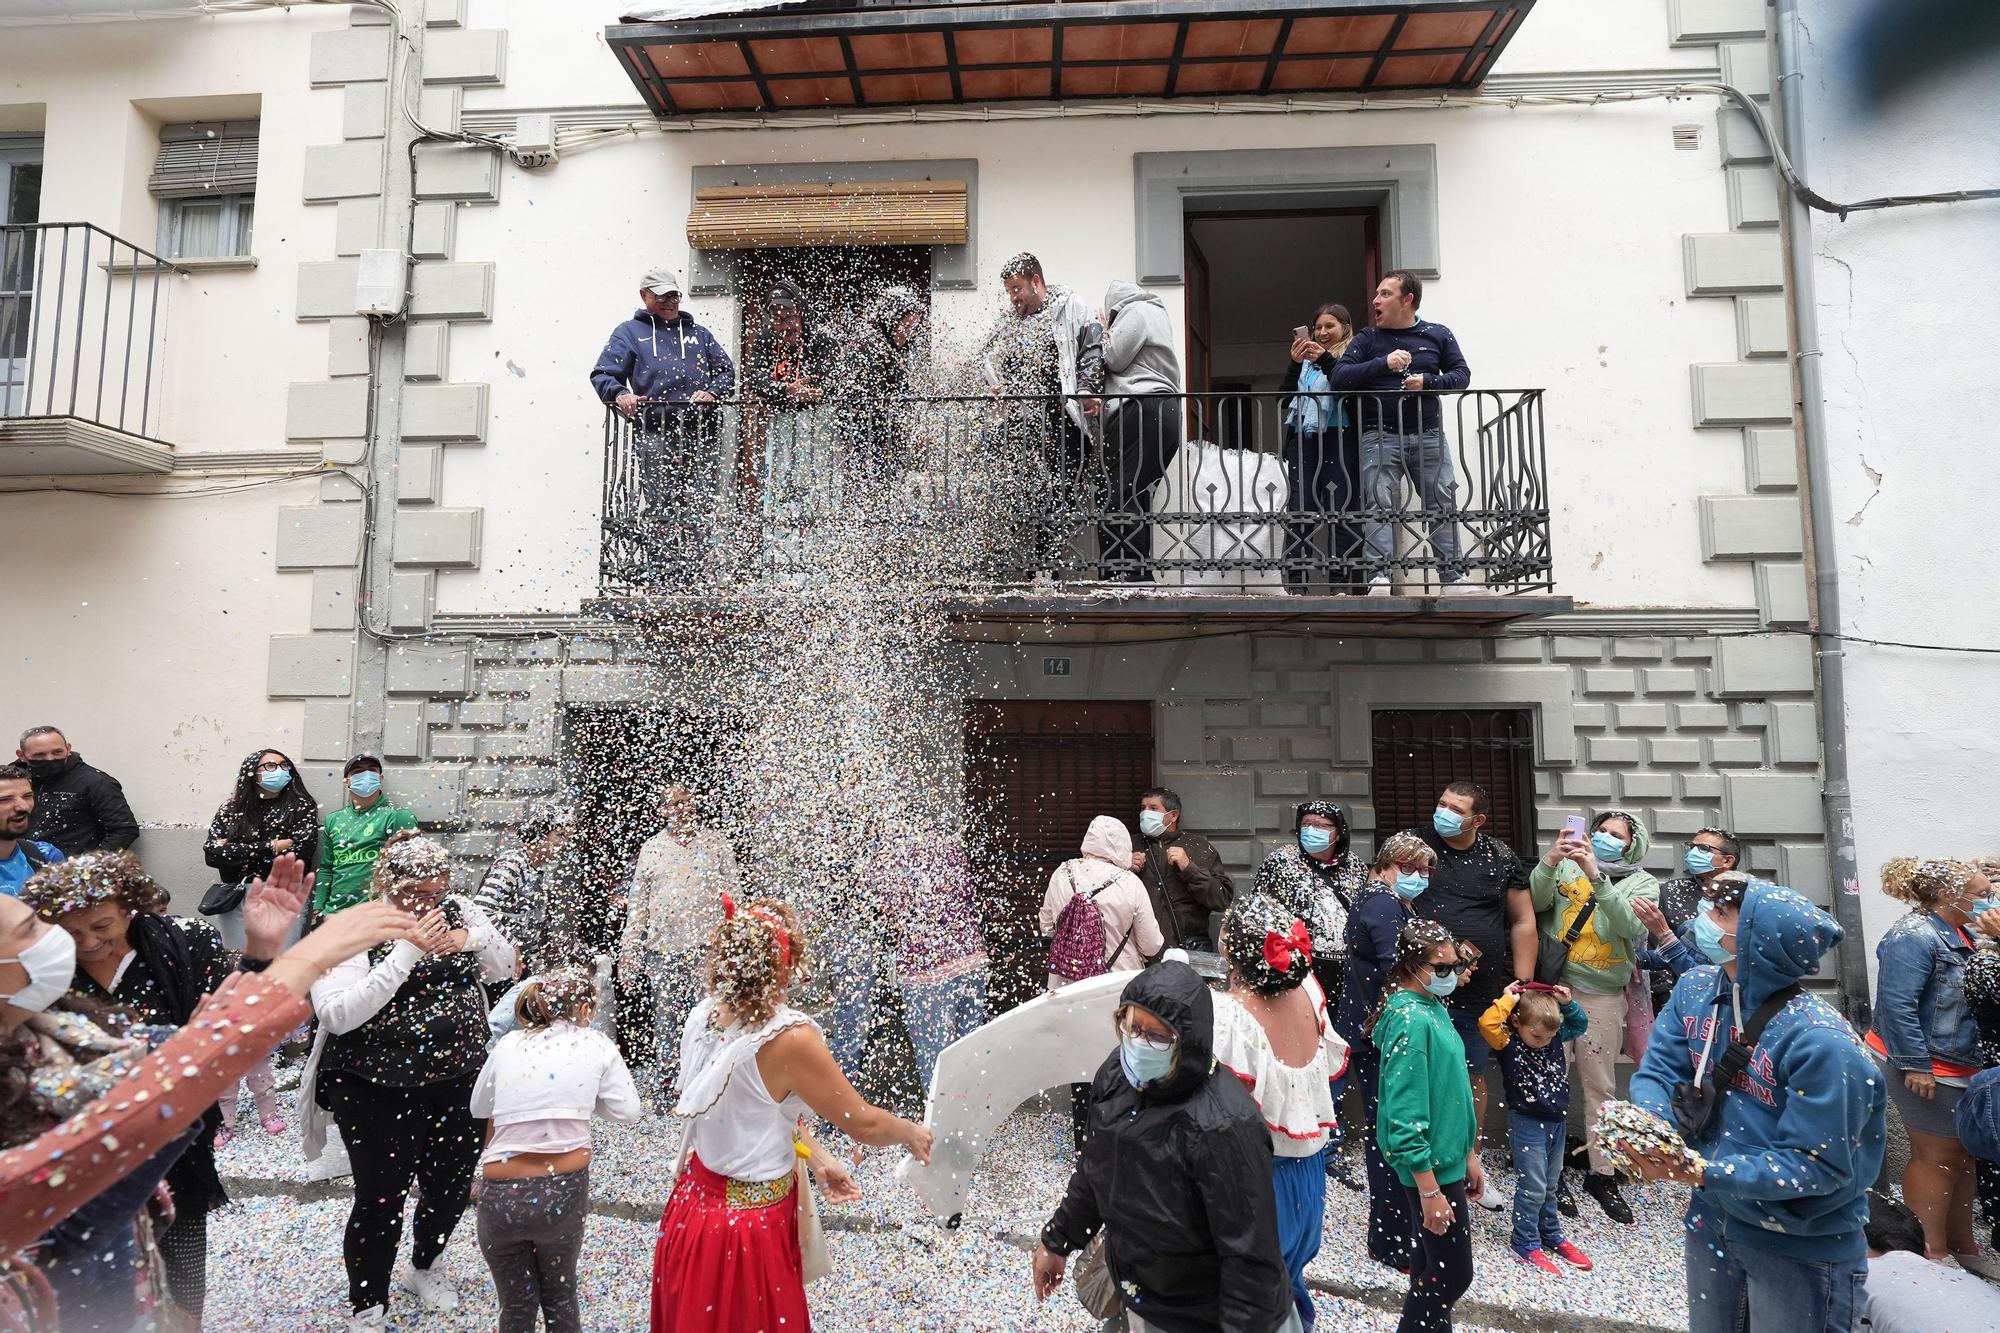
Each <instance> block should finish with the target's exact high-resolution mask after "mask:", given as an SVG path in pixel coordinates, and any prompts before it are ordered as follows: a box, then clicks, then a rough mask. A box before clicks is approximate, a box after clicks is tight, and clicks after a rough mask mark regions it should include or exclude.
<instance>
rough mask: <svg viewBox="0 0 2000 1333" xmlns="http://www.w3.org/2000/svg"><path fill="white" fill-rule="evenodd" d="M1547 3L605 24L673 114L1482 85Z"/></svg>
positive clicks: (736, 15) (895, 12)
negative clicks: (1532, 12)
mask: <svg viewBox="0 0 2000 1333" xmlns="http://www.w3.org/2000/svg"><path fill="white" fill-rule="evenodd" d="M1534 2H1535V0H1406V2H1405V3H1401V4H1397V3H1384V0H1054V2H1053V3H1049V2H1043V3H1018V2H1017V0H960V2H959V3H930V4H926V3H918V4H914V5H910V4H898V3H894V0H806V2H805V3H802V4H788V5H778V6H772V5H769V4H760V3H758V0H735V2H734V3H732V0H719V2H718V3H714V4H710V3H694V2H691V0H683V3H682V4H681V5H679V6H676V7H675V8H674V9H672V10H669V11H665V12H667V13H670V14H673V15H674V16H675V17H673V18H671V19H669V20H667V21H657V22H641V21H628V22H624V23H616V24H612V25H611V26H609V27H608V28H606V30H605V38H606V40H607V41H608V42H609V44H610V46H611V48H612V50H613V51H614V52H615V53H616V54H617V56H618V59H619V62H620V63H621V64H622V65H623V66H624V67H625V72H626V73H627V74H628V75H629V76H630V77H631V79H632V82H633V84H634V85H635V86H636V87H637V88H638V90H639V93H640V95H641V96H642V97H644V98H645V100H646V103H647V105H648V106H649V107H651V108H652V111H653V113H654V114H655V115H657V116H661V117H674V116H685V115H692V114H697V113H700V114H707V113H714V112H756V111H784V110H806V109H813V110H827V109H836V108H849V109H855V108H873V107H902V106H921V105H926V104H936V105H950V104H955V103H966V102H1011V101H1059V100H1074V99H1083V98H1107V97H1115V98H1127V99H1130V98H1168V97H1206V98H1215V97H1245V96H1260V95H1270V96H1279V95H1298V94H1320V93H1334V92H1339V93H1361V92H1377V91H1383V90H1389V89H1425V90H1432V91H1439V90H1451V89H1464V88H1472V87H1476V86H1478V84H1479V83H1480V81H1481V80H1483V79H1484V78H1485V77H1486V74H1487V71H1488V70H1490V69H1491V68H1492V66H1493V62H1494V60H1495V58H1497V57H1498V56H1499V54H1500V52H1501V51H1502V50H1503V49H1504V48H1505V47H1506V45H1507V43H1508V41H1509V40H1511V39H1512V37H1513V35H1514V33H1515V32H1516V31H1518V30H1519V28H1520V26H1521V21H1522V19H1523V18H1525V17H1526V15H1527V12H1528V11H1529V10H1530V9H1531V8H1533V6H1534ZM656 12H657V11H656ZM682 15H695V16H694V17H682Z"/></svg>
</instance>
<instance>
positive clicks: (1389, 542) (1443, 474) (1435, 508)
mask: <svg viewBox="0 0 2000 1333" xmlns="http://www.w3.org/2000/svg"><path fill="white" fill-rule="evenodd" d="M1406 476H1407V477H1408V478H1409V479H1410V481H1411V483H1412V484H1414V485H1415V486H1416V488H1417V503H1418V505H1419V507H1420V508H1421V509H1422V510H1423V512H1424V514H1425V515H1427V516H1428V517H1429V520H1430V539H1431V550H1432V551H1433V552H1434V553H1435V554H1436V556H1437V569H1438V579H1439V581H1440V582H1442V583H1457V582H1458V581H1459V580H1460V579H1463V578H1464V577H1465V562H1464V561H1463V560H1462V559H1461V558H1460V556H1459V547H1458V476H1457V474H1456V473H1455V472H1454V471H1453V470H1452V457H1451V450H1450V448H1448V447H1447V446H1446V444H1445V442H1444V432H1443V431H1442V430H1436V429H1433V430H1421V431H1414V432H1411V433H1410V434H1407V435H1404V434H1397V433H1396V432H1394V431H1384V430H1364V431H1362V432H1361V498H1362V502H1363V503H1364V504H1366V505H1367V507H1368V509H1369V510H1370V511H1371V512H1372V513H1374V514H1377V515H1388V514H1397V513H1399V511H1401V510H1402V507H1403V478H1404V477H1406ZM1361 545H1362V547H1363V564H1364V565H1365V566H1366V573H1367V574H1368V576H1369V577H1370V578H1387V577H1388V575H1389V569H1390V565H1391V562H1392V561H1394V559H1395V558H1396V524H1394V523H1391V522H1390V521H1389V520H1388V519H1387V518H1386V517H1377V518H1370V519H1369V520H1368V521H1367V522H1365V523H1363V524H1362V525H1361Z"/></svg>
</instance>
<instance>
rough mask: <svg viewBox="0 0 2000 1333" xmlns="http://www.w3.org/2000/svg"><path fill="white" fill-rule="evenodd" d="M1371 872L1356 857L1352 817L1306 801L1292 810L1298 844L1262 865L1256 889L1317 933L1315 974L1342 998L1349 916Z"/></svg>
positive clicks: (1314, 936)
mask: <svg viewBox="0 0 2000 1333" xmlns="http://www.w3.org/2000/svg"><path fill="white" fill-rule="evenodd" d="M1367 878H1368V870H1367V868H1366V866H1365V865H1364V864H1363V863H1362V860H1361V858H1360V857H1359V856H1356V855H1355V853H1354V844H1353V841H1352V840H1351V839H1350V838H1349V837H1348V833H1347V813H1346V812H1345V811H1344V810H1342V809H1341V808H1340V806H1339V805H1338V804H1337V803H1336V802H1333V801H1301V802H1299V804H1298V805H1297V806H1296V807H1295V808H1294V810H1293V812H1292V841H1290V842H1288V843H1286V844H1285V845H1284V846H1282V847H1280V848H1278V850H1277V851H1275V852H1272V853H1271V854H1270V855H1269V856H1267V857H1265V858H1264V864H1263V865H1261V866H1258V867H1257V880H1256V891H1257V892H1258V893H1261V894H1263V895H1264V896H1265V897H1267V898H1270V899H1272V900H1273V901H1275V902H1276V903H1277V904H1278V905H1279V906H1280V907H1283V908H1284V909H1285V910H1287V911H1289V912H1290V913H1291V914H1292V915H1293V916H1295V917H1297V918H1298V919H1299V920H1301V921H1303V922H1305V923H1306V926H1307V928H1308V929H1309V930H1311V931H1312V940H1313V975H1314V976H1316V977H1318V978H1319V984H1320V987H1321V989H1322V990H1324V991H1325V992H1326V994H1327V995H1328V996H1329V997H1334V998H1335V999H1336V1000H1337V998H1338V997H1339V995H1340V993H1341V980H1340V977H1341V969H1342V968H1343V967H1344V966H1345V959H1346V954H1347V914H1348V912H1349V911H1351V910H1352V909H1353V906H1354V895H1355V894H1357V893H1359V892H1360V891H1361V885H1362V883H1363V882H1364V881H1365V880H1366V879H1367Z"/></svg>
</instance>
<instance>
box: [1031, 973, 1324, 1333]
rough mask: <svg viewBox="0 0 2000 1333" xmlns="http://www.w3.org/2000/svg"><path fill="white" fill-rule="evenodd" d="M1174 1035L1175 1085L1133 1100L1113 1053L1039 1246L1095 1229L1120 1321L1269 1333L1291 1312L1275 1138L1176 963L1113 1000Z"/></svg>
mask: <svg viewBox="0 0 2000 1333" xmlns="http://www.w3.org/2000/svg"><path fill="white" fill-rule="evenodd" d="M1119 1003H1120V1004H1121V1005H1126V1004H1130V1005H1137V1006H1138V1007H1139V1008H1141V1009H1144V1010H1146V1011H1147V1012H1148V1013H1150V1014H1153V1015H1154V1016H1155V1017H1157V1018H1159V1019H1160V1020H1161V1021H1162V1022H1164V1023H1166V1024H1167V1026H1169V1027H1171V1028H1172V1029H1173V1030H1174V1033H1175V1035H1176V1036H1177V1037H1178V1038H1179V1039H1180V1049H1179V1054H1178V1057H1177V1059H1176V1061H1175V1064H1174V1069H1173V1072H1171V1073H1170V1074H1168V1075H1167V1076H1166V1077H1165V1078H1164V1079H1161V1080H1158V1081H1156V1082H1154V1083H1151V1084H1148V1085H1147V1086H1146V1087H1145V1088H1144V1089H1143V1090H1141V1089H1137V1088H1134V1087H1133V1086H1132V1084H1131V1082H1130V1080H1128V1079H1127V1078H1126V1077H1125V1070H1124V1067H1123V1066H1122V1065H1121V1064H1120V1062H1119V1058H1118V1052H1117V1051H1113V1052H1112V1053H1111V1055H1110V1056H1109V1057H1108V1058H1107V1059H1106V1060H1105V1061H1104V1063H1103V1065H1101V1066H1100V1067H1099V1068H1098V1071H1097V1077H1096V1079H1095V1081H1093V1082H1092V1084H1091V1088H1090V1128H1089V1134H1088V1137H1087V1138H1086V1139H1085V1140H1084V1145H1083V1155H1082V1158H1081V1160H1079V1162H1078V1163H1077V1168H1076V1171H1075V1172H1074V1173H1073V1174H1072V1175H1071V1176H1070V1180H1069V1189H1068V1191H1067V1192H1066V1193H1065V1194H1064V1196H1063V1201H1062V1203H1061V1204H1060V1205H1059V1206H1058V1207H1057V1208H1056V1211H1055V1215H1054V1216H1053V1217H1051V1218H1050V1219H1049V1224H1048V1226H1046V1227H1044V1228H1043V1229H1042V1244H1044V1245H1046V1246H1047V1247H1048V1248H1049V1249H1050V1250H1051V1251H1052V1252H1054V1253H1057V1254H1069V1253H1072V1252H1074V1251H1076V1250H1079V1249H1081V1248H1082V1247H1083V1246H1084V1244H1085V1243H1086V1242H1087V1241H1088V1240H1089V1239H1090V1238H1091V1237H1092V1236H1093V1235H1095V1234H1096V1233H1097V1231H1098V1229H1099V1228H1100V1227H1106V1226H1107V1224H1108V1230H1107V1231H1106V1236H1105V1257H1106V1260H1107V1262H1108V1263H1109V1264H1110V1268H1111V1276H1112V1279H1113V1280H1114V1281H1115V1282H1116V1283H1117V1284H1118V1289H1119V1293H1120V1298H1121V1299H1122V1300H1123V1301H1124V1303H1125V1306H1126V1308H1127V1309H1129V1310H1131V1311H1132V1312H1133V1313H1134V1314H1137V1315H1138V1316H1139V1317H1140V1318H1142V1319H1144V1320H1145V1321H1146V1324H1147V1326H1148V1327H1150V1328H1157V1329H1161V1330H1164V1333H1216V1331H1217V1330H1220V1331H1221V1333H1272V1330H1273V1329H1276V1328H1277V1327H1278V1326H1279V1324H1280V1323H1282V1322H1283V1321H1284V1319H1285V1317H1286V1314H1287V1312H1288V1311H1289V1310H1290V1308H1291V1295H1290V1287H1289V1285H1288V1282H1289V1279H1288V1278H1287V1277H1286V1274H1285V1265H1284V1261H1283V1259H1282V1258H1281V1257H1280V1255H1279V1251H1278V1217H1277V1203H1276V1200H1275V1198H1274V1196H1273V1194H1272V1191H1271V1132H1270V1130H1268V1129H1266V1128H1265V1126H1264V1117H1263V1115H1262V1113H1261V1112H1259V1111H1258V1109H1257V1103H1256V1102H1255V1101H1253V1100H1252V1099H1251V1096H1250V1094H1249V1092H1248V1091H1247V1090H1246V1089H1245V1088H1244V1086H1243V1084H1242V1081H1241V1080H1239V1079H1238V1078H1237V1077H1236V1076H1235V1075H1234V1074H1232V1073H1230V1072H1229V1071H1228V1070H1227V1069H1224V1068H1222V1067H1221V1066H1220V1065H1219V1064H1217V1063H1216V1061H1215V1057H1214V1053H1213V1052H1214V1036H1215V1005H1214V1000H1213V999H1212V997H1211V996H1210V994H1209V990H1208V986H1207V984H1206V983H1205V982H1203V981H1202V979H1201V977H1200V975H1199V974H1197V973H1196V972H1195V970H1194V969H1193V968H1191V967H1189V966H1188V965H1187V964H1186V963H1177V962H1166V963H1157V964H1155V965H1154V966H1152V967H1149V968H1147V969H1146V970H1145V971H1144V972H1141V973H1140V974H1139V975H1138V976H1136V977H1134V978H1133V979H1132V981H1131V983H1130V984H1129V985H1127V986H1126V987H1125V991H1124V994H1123V995H1122V996H1121V997H1120V1000H1119Z"/></svg>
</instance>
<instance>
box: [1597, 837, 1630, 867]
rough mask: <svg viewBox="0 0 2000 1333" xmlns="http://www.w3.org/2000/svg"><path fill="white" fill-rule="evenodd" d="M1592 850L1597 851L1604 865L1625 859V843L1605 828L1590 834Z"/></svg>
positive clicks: (1598, 857) (1614, 863) (1599, 859)
mask: <svg viewBox="0 0 2000 1333" xmlns="http://www.w3.org/2000/svg"><path fill="white" fill-rule="evenodd" d="M1590 850H1591V851H1593V852H1596V853H1597V859H1598V861H1599V862H1600V863H1601V864H1604V865H1616V864H1617V863H1618V862H1620V861H1622V860H1624V859H1625V844H1624V843H1622V842H1620V841H1618V839H1616V838H1614V837H1612V836H1611V835H1610V834H1609V833H1606V832H1605V831H1604V830H1603V829H1599V830H1597V832H1595V833H1593V834H1591V835H1590Z"/></svg>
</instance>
